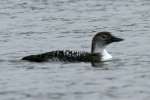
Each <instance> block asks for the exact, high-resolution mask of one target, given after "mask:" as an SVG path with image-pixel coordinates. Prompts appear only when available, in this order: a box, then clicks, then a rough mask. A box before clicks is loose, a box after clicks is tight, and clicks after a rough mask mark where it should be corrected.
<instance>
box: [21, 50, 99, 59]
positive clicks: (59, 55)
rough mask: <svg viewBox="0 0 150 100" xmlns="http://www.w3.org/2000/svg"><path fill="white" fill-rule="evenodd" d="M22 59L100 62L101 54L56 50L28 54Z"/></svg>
mask: <svg viewBox="0 0 150 100" xmlns="http://www.w3.org/2000/svg"><path fill="white" fill-rule="evenodd" d="M22 60H28V61H32V62H44V61H64V62H100V61H101V55H100V54H99V53H88V52H81V51H70V50H65V51H63V50H57V51H51V52H46V53H42V54H37V55H29V56H26V57H24V58H22Z"/></svg>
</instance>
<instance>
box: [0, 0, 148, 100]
mask: <svg viewBox="0 0 150 100" xmlns="http://www.w3.org/2000/svg"><path fill="white" fill-rule="evenodd" d="M100 31H109V32H112V33H113V34H114V35H116V36H119V37H122V38H124V39H125V41H123V42H120V43H114V44H111V45H109V46H108V48H107V50H108V51H109V53H111V54H112V56H113V60H112V61H109V62H104V63H102V64H101V65H99V66H98V67H92V66H91V64H90V63H60V62H59V63H49V62H47V63H31V62H26V61H21V60H20V59H21V58H22V57H23V56H26V55H29V54H37V53H43V52H47V51H51V50H56V49H61V50H62V49H75V50H82V51H90V48H91V39H92V37H93V35H94V34H95V33H96V32H100ZM149 51H150V1H149V0H1V1H0V100H148V99H149V98H150V66H149V65H150V53H149Z"/></svg>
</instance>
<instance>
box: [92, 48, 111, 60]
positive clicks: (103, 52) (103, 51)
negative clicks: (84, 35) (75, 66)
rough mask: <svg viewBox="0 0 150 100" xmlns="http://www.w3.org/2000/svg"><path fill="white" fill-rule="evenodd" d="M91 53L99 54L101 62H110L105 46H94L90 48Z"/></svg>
mask: <svg viewBox="0 0 150 100" xmlns="http://www.w3.org/2000/svg"><path fill="white" fill-rule="evenodd" d="M91 53H99V54H100V55H102V58H101V61H108V60H112V56H111V55H110V54H109V53H108V52H107V51H106V49H105V46H99V45H94V46H92V50H91Z"/></svg>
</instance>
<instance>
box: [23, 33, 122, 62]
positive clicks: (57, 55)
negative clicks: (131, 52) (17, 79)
mask: <svg viewBox="0 0 150 100" xmlns="http://www.w3.org/2000/svg"><path fill="white" fill-rule="evenodd" d="M122 40H123V39H121V38H118V37H115V36H113V35H111V33H110V32H99V33H97V34H96V35H95V36H94V37H93V39H92V48H91V52H82V51H71V50H64V51H63V50H56V51H50V52H46V53H42V54H37V55H29V56H26V57H23V58H22V60H28V61H32V62H44V61H65V62H100V61H107V60H111V59H112V56H111V55H110V54H109V53H108V52H107V51H106V50H105V47H106V46H107V45H108V44H110V43H112V42H120V41H122Z"/></svg>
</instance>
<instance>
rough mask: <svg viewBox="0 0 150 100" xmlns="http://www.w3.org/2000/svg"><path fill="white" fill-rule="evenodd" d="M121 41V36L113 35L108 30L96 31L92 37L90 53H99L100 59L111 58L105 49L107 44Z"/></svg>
mask: <svg viewBox="0 0 150 100" xmlns="http://www.w3.org/2000/svg"><path fill="white" fill-rule="evenodd" d="M120 41H123V39H122V38H118V37H116V36H113V35H112V34H111V33H110V32H98V33H97V34H96V35H95V36H94V37H93V39H92V48H91V53H100V54H101V55H102V58H101V59H102V61H107V60H111V59H112V56H111V55H110V54H109V53H108V52H107V51H106V50H105V47H106V46H107V45H108V44H111V43H113V42H120Z"/></svg>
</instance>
